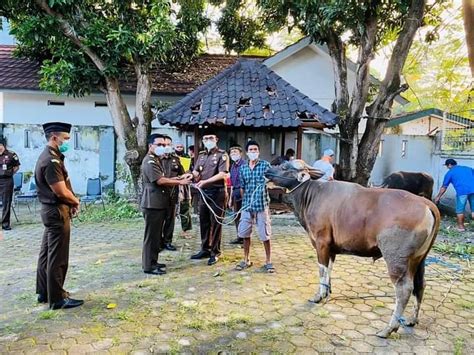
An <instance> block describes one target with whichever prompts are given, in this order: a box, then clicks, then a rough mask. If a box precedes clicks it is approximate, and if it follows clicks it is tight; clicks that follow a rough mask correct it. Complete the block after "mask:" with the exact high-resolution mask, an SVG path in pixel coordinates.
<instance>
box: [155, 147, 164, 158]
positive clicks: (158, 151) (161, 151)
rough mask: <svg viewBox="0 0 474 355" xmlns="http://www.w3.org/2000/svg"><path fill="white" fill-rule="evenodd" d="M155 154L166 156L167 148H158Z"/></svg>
mask: <svg viewBox="0 0 474 355" xmlns="http://www.w3.org/2000/svg"><path fill="white" fill-rule="evenodd" d="M155 154H156V155H158V156H161V155H164V154H165V147H161V146H158V147H156V148H155Z"/></svg>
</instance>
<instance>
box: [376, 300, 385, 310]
mask: <svg viewBox="0 0 474 355" xmlns="http://www.w3.org/2000/svg"><path fill="white" fill-rule="evenodd" d="M374 308H385V303H383V302H381V301H378V302H376V303H375V304H374Z"/></svg>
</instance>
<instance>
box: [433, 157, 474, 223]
mask: <svg viewBox="0 0 474 355" xmlns="http://www.w3.org/2000/svg"><path fill="white" fill-rule="evenodd" d="M444 165H446V167H447V168H448V172H447V173H446V175H445V176H444V180H443V185H442V186H441V188H440V189H439V192H438V195H436V197H435V199H434V202H435V203H436V204H437V203H439V201H440V200H441V196H443V195H444V193H445V192H446V190H447V189H448V186H449V184H453V187H454V190H456V219H457V225H458V227H457V229H458V231H459V232H464V231H466V228H465V226H464V211H465V209H466V205H467V202H468V201H469V206H470V207H471V218H472V220H474V169H472V168H471V167H468V166H462V165H458V163H457V161H456V160H454V159H447V160H446V161H445V163H444Z"/></svg>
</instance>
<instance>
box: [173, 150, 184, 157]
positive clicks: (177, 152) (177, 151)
mask: <svg viewBox="0 0 474 355" xmlns="http://www.w3.org/2000/svg"><path fill="white" fill-rule="evenodd" d="M174 152H175V153H176V155H179V156H182V155H184V150H175V151H174Z"/></svg>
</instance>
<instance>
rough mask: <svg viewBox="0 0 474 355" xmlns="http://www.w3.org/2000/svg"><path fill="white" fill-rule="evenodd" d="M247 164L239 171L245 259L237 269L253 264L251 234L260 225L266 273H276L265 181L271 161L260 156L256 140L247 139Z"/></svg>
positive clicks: (241, 232) (241, 227)
mask: <svg viewBox="0 0 474 355" xmlns="http://www.w3.org/2000/svg"><path fill="white" fill-rule="evenodd" d="M245 148H246V149H245V150H246V152H247V157H248V160H249V161H248V164H245V165H242V167H241V168H240V171H239V180H240V188H241V189H242V195H243V200H242V215H241V218H240V224H239V238H242V239H243V240H244V260H242V261H241V262H240V263H239V264H238V265H237V267H236V268H237V270H243V269H246V268H248V267H250V266H252V263H251V261H250V237H251V235H252V227H253V226H254V225H256V226H257V231H258V235H259V237H260V240H261V241H262V242H263V246H264V248H265V256H266V258H265V265H264V266H263V269H264V270H265V271H266V272H269V273H273V272H275V269H274V267H273V265H272V259H271V244H270V238H271V234H272V227H271V221H270V208H269V203H270V197H269V195H268V190H267V187H266V184H265V172H266V171H267V170H268V169H269V168H270V163H269V162H267V161H265V160H261V159H259V154H260V146H259V144H258V143H257V142H256V141H248V142H247V145H246V147H245Z"/></svg>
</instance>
